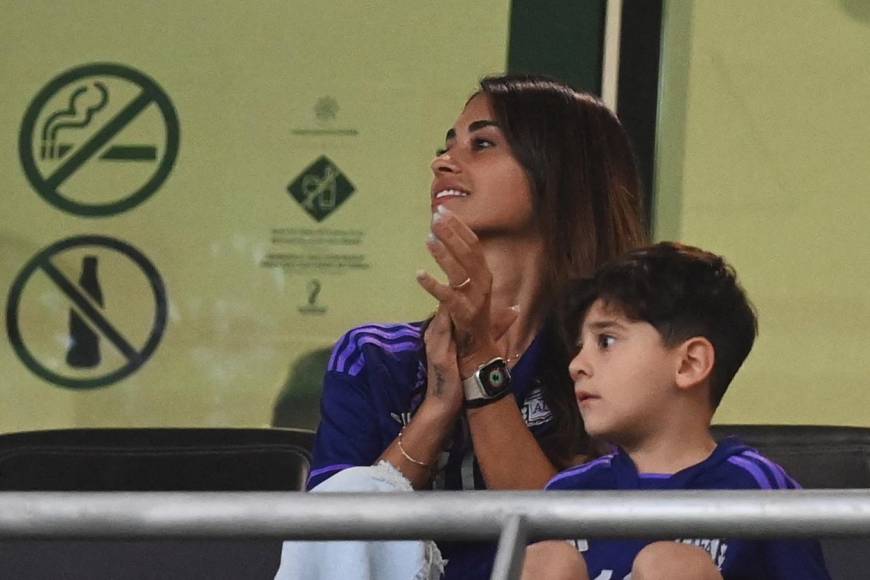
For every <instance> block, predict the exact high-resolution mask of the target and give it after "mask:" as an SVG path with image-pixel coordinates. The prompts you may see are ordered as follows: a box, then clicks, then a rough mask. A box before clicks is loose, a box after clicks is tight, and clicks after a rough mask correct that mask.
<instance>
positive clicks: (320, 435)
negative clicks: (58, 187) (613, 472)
mask: <svg viewBox="0 0 870 580" xmlns="http://www.w3.org/2000/svg"><path fill="white" fill-rule="evenodd" d="M423 326H424V323H412V324H367V325H363V326H359V327H357V328H354V329H352V330H350V331H349V332H348V333H346V334H345V335H344V336H343V337H341V339H339V341H338V342H337V343H336V345H335V348H334V349H333V352H332V356H331V357H330V360H329V364H328V367H327V372H326V377H325V378H324V382H323V394H322V397H321V405H320V408H321V419H320V425H319V426H318V429H317V438H316V441H315V447H314V460H313V463H312V470H311V475H310V476H309V479H308V488H309V489H310V488H312V487H314V486H316V485H317V484H319V483H320V482H322V481H324V480H325V479H327V478H329V477H330V476H332V475H334V474H336V473H338V472H339V471H341V470H342V469H345V468H347V467H352V466H356V465H372V464H373V463H374V462H375V461H376V460H377V458H378V457H380V455H381V453H383V451H384V450H385V449H386V448H387V447H388V446H389V445H390V444H391V443H392V442H393V440H394V439H395V438H396V436H397V435H398V434H399V431H400V430H401V429H402V427H403V426H404V425H406V424H407V423H408V422H409V421H410V420H411V417H412V416H413V415H414V413H415V412H416V410H417V408H418V407H419V406H420V404H421V403H422V401H423V396H424V395H425V392H426V384H427V383H426V352H425V346H424V344H423V338H422V336H423ZM543 342H544V339H543V337H542V336H539V337H538V338H536V339H535V341H534V342H533V343H532V345H531V346H530V347H529V348H528V349H527V350H526V352H525V353H524V354H523V356H522V358H520V360H519V361H517V363H516V365H515V366H514V367H513V369H512V371H511V378H512V380H511V388H512V391H513V393H514V395H515V397H516V400H517V403H518V405H519V406H520V411H521V412H522V415H523V417H524V419H525V421H526V425H527V426H528V427H529V430H530V431H531V432H532V434H533V435H535V436H536V437H541V436H544V435H546V434H547V433H548V432H549V431H550V429H552V427H553V425H552V423H553V416H552V413H551V412H550V410H549V408H548V407H547V405H546V404H545V403H544V400H543V395H542V392H541V381H540V379H539V378H538V376H537V375H538V372H537V366H538V361H539V360H540V358H541V356H540V353H541V350H542V348H543V346H542V343H543ZM433 487H434V488H436V489H450V490H460V489H485V488H486V485H485V483H484V480H483V477H482V475H481V472H480V467H479V465H478V463H477V460H476V458H475V457H474V453H473V449H472V448H471V437H470V435H469V433H468V426H467V425H466V424H465V422H464V417H462V418H461V420H460V421H457V426H456V429H455V431H454V433H453V436H452V438H451V439H450V441H448V443H447V447H446V448H445V450H444V452H443V453H442V454H441V456H440V458H439V459H438V471H437V474H436V476H435V480H434V482H433ZM439 547H440V548H441V551H442V555H443V556H444V557H445V558H447V559H448V560H449V563H448V565H447V569H446V574H445V577H444V578H445V580H456V579H460V578H467V579H477V578H480V579H484V578H489V574H490V571H491V567H492V558H493V556H494V553H495V546H494V545H492V544H488V543H487V544H470V543H467V542H464V543H463V542H440V543H439Z"/></svg>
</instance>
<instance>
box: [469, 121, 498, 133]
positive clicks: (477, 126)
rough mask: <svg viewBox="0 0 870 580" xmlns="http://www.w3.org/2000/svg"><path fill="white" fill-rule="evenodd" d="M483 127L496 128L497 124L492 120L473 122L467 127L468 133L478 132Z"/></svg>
mask: <svg viewBox="0 0 870 580" xmlns="http://www.w3.org/2000/svg"><path fill="white" fill-rule="evenodd" d="M484 127H495V128H498V123H496V122H495V121H493V120H492V119H481V120H480V121H473V122H471V123H469V125H468V132H469V133H473V132H474V131H478V130H480V129H483V128H484Z"/></svg>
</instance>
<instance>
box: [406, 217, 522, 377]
mask: <svg viewBox="0 0 870 580" xmlns="http://www.w3.org/2000/svg"><path fill="white" fill-rule="evenodd" d="M426 246H427V247H428V249H429V252H430V253H431V254H432V257H433V258H435V261H436V262H437V263H438V265H439V266H440V267H441V269H442V270H443V271H444V273H445V274H446V276H447V284H441V283H440V282H438V281H437V280H436V279H435V278H433V277H432V276H431V275H430V274H428V273H426V272H423V271H420V272H418V273H417V281H418V282H419V283H420V285H421V286H422V287H423V289H424V290H426V291H427V292H428V293H429V294H431V295H432V296H434V297H435V298H436V299H437V300H438V301H439V302H440V303H441V306H442V307H443V308H446V309H447V311H448V312H449V313H450V319H451V320H452V321H453V337H454V339H455V341H456V355H457V358H458V361H459V367H460V374H461V376H462V377H468V376H470V375H471V374H472V373H473V372H474V371H475V370H476V369H477V368H478V366H480V365H481V364H483V363H485V362H486V361H488V360H489V359H491V358H493V357H496V356H501V355H503V354H504V353H502V352H501V349H499V348H498V346H497V344H496V341H497V340H498V339H499V338H500V337H501V335H502V334H504V332H505V331H506V330H507V329H508V327H509V326H510V325H511V324H512V323H513V322H514V320H516V318H517V311H516V310H514V309H509V308H508V309H504V312H498V313H495V315H493V314H494V313H492V312H491V308H492V306H491V296H492V273H491V272H490V270H489V266H488V265H487V263H486V259H485V258H484V256H483V252H482V251H481V249H480V242H479V240H478V239H477V236H476V235H475V233H474V232H472V231H471V229H469V228H468V226H466V225H465V224H464V223H462V221H461V220H460V219H459V218H457V217H456V216H455V215H454V214H453V213H452V212H450V211H449V210H448V209H447V208H445V207H444V206H443V205H442V206H439V207H438V211H437V212H436V213H435V215H434V217H433V219H432V235H431V236H430V237H429V239H428V240H427V242H426Z"/></svg>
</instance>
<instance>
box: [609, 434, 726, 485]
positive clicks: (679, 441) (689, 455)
mask: <svg viewBox="0 0 870 580" xmlns="http://www.w3.org/2000/svg"><path fill="white" fill-rule="evenodd" d="M687 427H688V428H687ZM620 446H621V447H622V449H623V451H625V452H626V453H627V454H628V456H629V457H631V460H632V461H633V462H634V464H635V466H636V467H637V472H638V473H660V474H668V475H672V474H674V473H677V472H678V471H682V470H683V469H686V468H687V467H692V466H693V465H697V464H699V463H701V462H702V461H704V460H705V459H707V458H708V457H710V454H712V453H713V450H714V449H716V442H715V441H714V440H713V436H712V435H711V434H710V428H709V426H708V425H701V426H697V427H689V426H686V425H684V426H683V428H682V429H679V430H671V431H670V432H668V433H663V434H661V435H659V436H653V437H649V438H645V439H643V440H641V441H638V442H637V443H629V444H627V445H620Z"/></svg>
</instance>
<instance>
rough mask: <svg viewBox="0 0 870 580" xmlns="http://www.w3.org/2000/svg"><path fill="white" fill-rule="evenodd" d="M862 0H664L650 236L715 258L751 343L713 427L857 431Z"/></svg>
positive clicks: (865, 234)
mask: <svg viewBox="0 0 870 580" xmlns="http://www.w3.org/2000/svg"><path fill="white" fill-rule="evenodd" d="M868 57H870V3H867V2H862V1H860V0H801V1H800V2H794V1H792V0H765V1H763V2H758V1H756V0H735V1H732V2H716V1H710V0H704V1H688V0H670V1H667V2H666V3H665V31H664V49H663V84H662V87H663V95H662V100H661V104H660V123H659V135H658V144H657V147H658V162H657V168H656V171H657V187H656V191H655V197H656V202H655V210H654V218H655V233H656V237H657V238H658V239H679V240H683V241H685V242H687V243H691V244H696V245H700V246H702V247H704V248H707V249H710V250H712V251H715V252H718V253H722V254H724V255H725V256H726V257H727V258H729V259H730V261H731V262H732V264H733V265H734V266H735V267H736V269H737V271H738V273H739V275H740V276H741V277H742V280H743V283H744V286H745V287H746V289H747V291H748V293H749V295H750V297H751V298H752V299H753V301H754V303H755V305H756V307H757V309H758V313H759V322H760V336H759V339H758V342H757V343H756V347H755V349H754V351H753V353H752V354H750V357H749V360H748V361H747V363H746V365H745V366H744V368H743V369H742V370H741V372H740V373H739V374H738V377H737V379H736V380H735V382H734V383H733V385H732V388H731V392H730V393H729V394H728V395H727V396H726V399H725V402H724V403H723V406H722V407H721V409H720V410H719V413H718V415H717V418H716V419H717V420H718V421H719V422H731V423H735V422H747V423H812V424H842V425H870V355H868V349H870V227H868V226H870V197H868V194H870V109H868V103H870V66H868Z"/></svg>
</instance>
